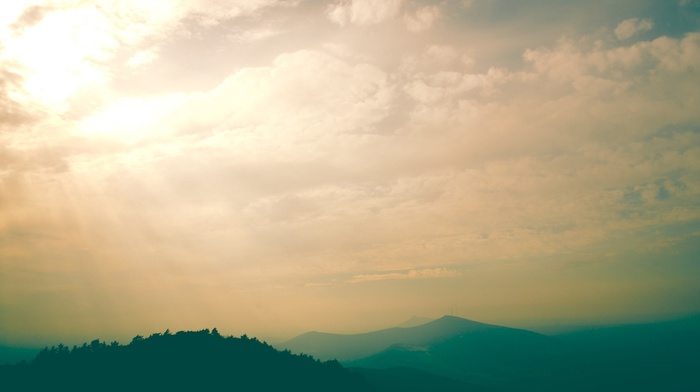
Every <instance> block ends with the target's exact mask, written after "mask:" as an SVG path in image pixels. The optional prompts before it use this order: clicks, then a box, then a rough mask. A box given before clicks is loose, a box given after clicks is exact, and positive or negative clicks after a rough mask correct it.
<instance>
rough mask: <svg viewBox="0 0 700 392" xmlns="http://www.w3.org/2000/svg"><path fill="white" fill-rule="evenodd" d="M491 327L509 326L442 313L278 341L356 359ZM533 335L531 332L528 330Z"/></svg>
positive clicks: (323, 355)
mask: <svg viewBox="0 0 700 392" xmlns="http://www.w3.org/2000/svg"><path fill="white" fill-rule="evenodd" d="M492 329H511V328H506V327H500V326H496V325H491V324H484V323H479V322H476V321H471V320H467V319H463V318H459V317H453V316H444V317H442V318H440V319H437V320H434V321H431V322H429V323H427V324H422V325H419V326H416V327H410V328H400V327H395V328H388V329H383V330H380V331H375V332H368V333H361V334H355V335H341V334H331V333H323V332H308V333H305V334H303V335H300V336H297V337H296V338H294V339H291V340H289V341H287V342H286V343H284V344H282V345H281V347H284V348H286V349H289V350H291V351H293V352H303V353H306V354H310V355H313V356H314V357H317V358H320V359H324V360H330V359H337V360H338V361H341V362H342V361H352V360H358V359H361V358H364V357H367V356H370V355H373V354H376V353H379V352H381V351H383V350H386V349H388V348H390V347H393V346H397V345H399V346H407V347H408V346H411V347H414V348H416V349H418V348H419V347H422V346H425V345H427V344H429V343H434V342H438V341H444V340H448V339H451V338H453V337H455V336H457V335H459V334H464V333H472V332H477V331H484V330H492ZM530 333H531V334H534V332H530Z"/></svg>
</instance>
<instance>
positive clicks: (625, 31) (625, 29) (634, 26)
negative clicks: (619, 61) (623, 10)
mask: <svg viewBox="0 0 700 392" xmlns="http://www.w3.org/2000/svg"><path fill="white" fill-rule="evenodd" d="M653 27H654V22H653V21H652V20H651V19H638V18H631V19H625V20H623V21H622V22H620V24H618V25H617V27H616V28H615V37H617V39H619V40H626V39H630V38H632V37H634V36H635V35H637V34H639V33H641V32H644V31H649V30H651V29H652V28H653Z"/></svg>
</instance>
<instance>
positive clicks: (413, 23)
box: [404, 6, 442, 32]
mask: <svg viewBox="0 0 700 392" xmlns="http://www.w3.org/2000/svg"><path fill="white" fill-rule="evenodd" d="M441 16H442V11H440V7H437V6H427V7H422V8H420V9H419V10H417V11H416V12H415V13H413V14H409V13H407V14H406V15H404V23H405V24H406V28H407V29H408V30H409V31H413V32H418V31H424V30H429V29H430V28H431V27H433V23H435V21H437V20H438V19H440V17H441Z"/></svg>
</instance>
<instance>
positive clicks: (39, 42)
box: [0, 0, 700, 345]
mask: <svg viewBox="0 0 700 392" xmlns="http://www.w3.org/2000/svg"><path fill="white" fill-rule="evenodd" d="M698 86H700V1H698V0H680V1H678V0H669V1H652V0H648V1H645V0H637V1H634V0H615V1H613V0H610V1H603V0H600V1H555V2H554V1H544V0H542V1H540V0H538V1H515V0H511V1H505V0H471V1H456V0H455V1H419V0H381V1H380V0H333V1H312V0H286V1H274V0H246V1H238V0H187V1H185V0H153V1H141V0H102V1H97V0H95V1H90V0H85V1H82V0H70V1H69V0H66V1H12V2H4V3H3V4H2V5H0V343H2V344H10V345H23V344H51V343H56V342H58V341H64V342H81V341H85V340H86V339H90V338H95V337H99V338H101V339H105V340H110V339H116V340H127V341H128V339H130V338H131V337H132V336H134V335H136V334H147V333H151V332H157V331H164V330H165V329H166V328H170V329H171V330H180V329H202V328H211V327H214V326H215V327H217V328H219V330H221V331H222V333H223V332H225V333H226V334H234V335H236V334H243V333H247V334H249V335H254V336H260V337H262V338H267V339H270V340H275V339H283V338H286V337H291V336H293V335H295V334H297V333H301V332H304V331H307V330H323V331H329V332H341V333H342V332H348V333H349V332H359V331H366V330H369V329H375V328H381V327H386V326H391V325H396V324H399V323H401V322H402V321H404V320H405V319H408V318H409V317H411V316H413V315H418V316H424V317H439V316H441V315H443V314H453V315H457V316H461V317H465V318H471V319H475V320H480V321H484V322H491V323H500V324H507V325H512V326H524V327H532V326H541V325H573V324H596V323H620V322H629V321H647V320H656V319H663V318H672V317H676V316H681V315H685V314H689V313H694V312H699V311H700V240H699V239H700V205H699V204H700V110H698V108H700V89H699V88H698Z"/></svg>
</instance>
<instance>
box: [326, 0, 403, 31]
mask: <svg viewBox="0 0 700 392" xmlns="http://www.w3.org/2000/svg"><path fill="white" fill-rule="evenodd" d="M402 4H403V0H342V1H340V2H338V3H335V4H332V5H330V6H329V7H328V9H327V11H326V13H327V15H328V18H330V20H332V21H333V22H335V23H337V24H339V25H341V26H343V25H346V24H348V23H352V24H358V25H370V24H377V23H381V22H383V21H385V20H388V19H392V18H394V17H395V16H396V15H398V13H399V11H400V10H401V6H402Z"/></svg>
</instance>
